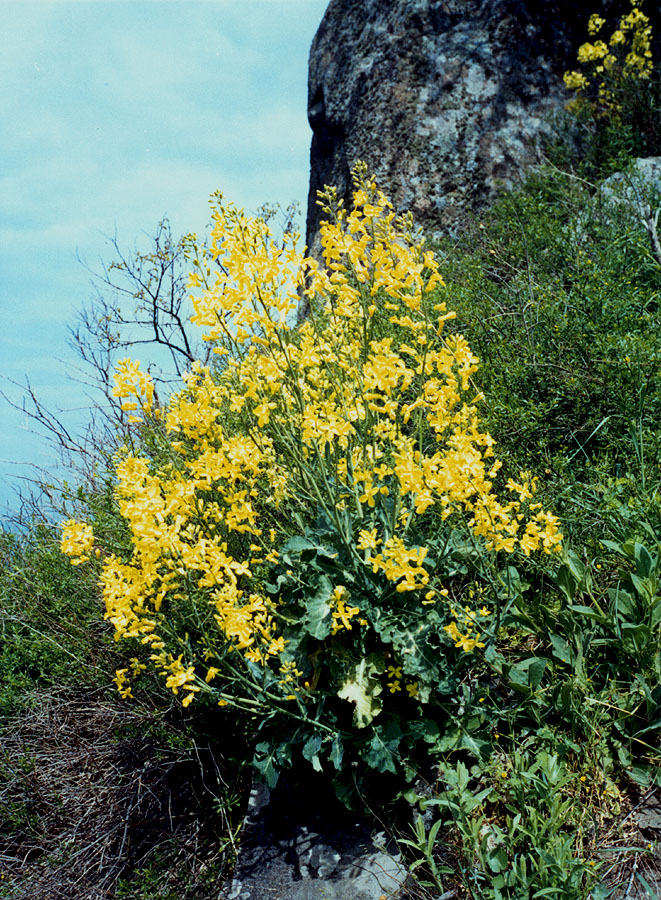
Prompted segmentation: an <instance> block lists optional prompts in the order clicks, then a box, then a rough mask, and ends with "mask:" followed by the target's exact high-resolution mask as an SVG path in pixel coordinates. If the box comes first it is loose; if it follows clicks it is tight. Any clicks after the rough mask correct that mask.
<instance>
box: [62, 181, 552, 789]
mask: <svg viewBox="0 0 661 900" xmlns="http://www.w3.org/2000/svg"><path fill="white" fill-rule="evenodd" d="M355 188H356V189H355V193H354V196H353V207H352V209H351V211H350V212H347V211H345V210H344V208H343V206H342V204H341V203H339V202H338V201H337V198H336V196H335V195H334V193H333V192H332V191H327V192H326V194H325V195H323V197H322V202H323V204H324V208H325V211H326V213H327V216H328V220H327V221H326V222H325V223H324V224H323V225H322V228H321V243H322V247H323V255H324V265H323V266H322V265H319V264H318V263H317V262H316V261H314V260H312V259H309V258H305V257H304V256H303V255H302V254H301V253H299V251H298V250H297V242H298V237H297V235H294V234H287V235H285V236H284V239H283V240H282V241H280V242H277V241H276V240H275V238H274V237H273V235H272V233H271V231H270V230H269V228H268V226H267V225H266V223H265V222H263V221H261V220H254V219H250V218H248V217H247V216H245V214H244V213H243V212H242V211H239V210H236V209H235V208H234V207H232V206H231V205H225V204H223V203H222V200H220V199H218V201H217V206H216V208H215V212H214V226H213V230H212V232H211V237H210V242H209V246H208V247H207V249H206V251H205V253H204V254H202V256H201V258H200V260H199V265H198V267H197V269H196V271H195V272H194V273H193V274H192V275H191V279H190V283H191V288H192V289H193V291H194V293H193V295H192V302H193V305H194V309H195V313H194V315H193V317H192V320H193V322H195V323H197V324H198V325H199V326H201V327H202V328H203V329H205V332H204V338H205V340H207V341H210V342H211V343H212V344H213V349H214V351H215V354H216V358H217V364H216V365H215V366H214V367H213V368H212V367H204V366H202V365H201V364H197V365H195V366H193V368H192V371H191V372H190V373H188V374H187V375H186V376H185V378H184V385H183V387H182V389H181V390H180V391H178V392H177V393H175V394H173V396H172V397H171V398H170V401H169V403H168V405H167V407H166V408H165V409H164V410H160V409H155V408H154V406H155V404H154V400H153V396H154V395H153V392H152V391H150V389H149V384H148V381H146V380H145V376H143V375H142V373H141V372H140V370H139V367H136V366H135V364H130V363H129V361H124V362H123V364H122V367H121V368H120V371H119V373H118V376H117V377H118V388H117V392H118V396H120V398H121V399H122V401H123V403H124V405H125V408H127V409H130V410H131V411H132V412H138V413H141V415H137V416H136V417H135V418H136V419H141V420H142V421H138V422H136V423H135V427H136V428H137V429H138V432H137V436H136V440H135V441H134V444H137V446H139V447H140V448H141V449H140V450H139V451H135V452H134V451H128V450H127V451H125V452H124V453H123V455H122V456H121V458H120V459H119V460H118V462H117V466H116V472H115V478H116V480H115V499H116V502H117V507H118V511H119V514H120V516H121V518H122V520H123V522H124V523H125V525H126V527H127V531H128V534H129V536H130V542H129V543H128V544H127V545H126V546H125V547H124V548H123V550H122V551H121V552H119V551H117V552H115V553H111V554H108V555H107V556H106V559H105V562H104V564H103V569H102V574H101V579H100V580H101V586H102V590H103V594H104V599H105V603H106V610H107V612H106V616H107V618H108V619H109V620H110V621H112V623H113V624H114V626H115V630H116V635H117V637H118V639H119V638H122V639H124V638H131V639H133V640H135V641H138V642H139V643H141V644H142V645H144V647H145V648H146V655H147V657H148V661H149V663H150V664H151V665H152V666H154V667H155V668H156V669H157V670H158V671H159V672H160V673H161V674H162V675H163V676H164V677H165V682H166V685H167V687H169V688H170V689H171V690H172V691H173V692H174V693H175V694H178V695H180V696H181V697H182V701H183V703H184V705H188V704H189V703H191V702H192V701H193V699H194V698H195V697H196V696H198V697H199V696H200V695H205V696H206V697H208V698H209V699H211V700H213V701H214V702H216V703H219V704H221V705H225V704H230V705H234V706H237V707H239V708H241V709H244V710H247V711H250V712H253V713H255V714H257V715H260V714H262V715H263V716H264V717H266V718H269V717H272V714H273V713H278V714H279V716H276V717H275V718H276V719H279V720H280V721H282V722H285V723H288V724H287V728H288V729H289V731H288V733H287V740H288V741H289V742H291V741H293V740H294V736H296V737H295V740H297V741H302V742H304V743H303V753H304V756H306V757H307V758H308V759H310V761H311V762H312V763H313V765H315V767H318V766H320V765H321V763H320V762H319V760H320V756H321V755H323V754H322V749H323V748H325V752H326V753H327V756H328V758H329V759H330V760H331V761H332V762H333V764H334V765H335V766H336V767H338V768H339V765H340V764H341V760H342V750H341V748H342V741H344V742H345V743H346V741H347V740H348V739H349V738H351V739H352V740H354V739H355V741H356V743H357V746H358V747H359V750H360V753H361V756H362V758H363V759H364V760H365V761H367V763H368V764H369V765H372V764H373V763H374V760H377V761H378V764H377V763H374V764H375V765H377V768H383V769H384V770H385V769H391V768H392V767H393V766H394V763H393V759H394V757H393V756H392V753H393V752H394V749H393V748H395V749H396V747H397V746H399V742H400V741H406V740H409V739H410V740H413V739H414V738H413V737H411V735H413V734H414V732H415V727H414V725H411V728H412V729H413V731H411V735H409V737H408V738H407V734H408V732H407V731H406V729H405V728H403V727H402V726H401V722H402V720H403V718H404V719H406V718H409V719H410V720H411V722H413V723H414V722H416V721H417V722H418V723H419V722H420V721H421V716H424V715H426V713H425V709H426V708H427V707H430V706H433V705H434V703H437V702H438V698H439V697H440V696H441V695H442V694H443V692H444V691H445V692H447V691H448V690H449V685H450V682H451V681H452V677H451V673H452V670H453V667H454V668H456V666H457V660H458V658H461V657H463V658H465V659H467V658H468V657H469V656H470V654H471V653H473V652H474V651H475V650H476V649H479V648H480V647H481V646H483V643H484V642H483V640H482V637H483V635H482V631H483V630H484V628H485V623H486V622H487V620H488V619H489V616H490V615H491V611H490V609H489V606H488V603H487V601H486V599H485V598H486V597H487V595H486V594H485V595H484V596H482V595H481V596H480V602H473V601H471V602H470V603H466V602H462V603H457V599H458V598H457V597H456V596H454V595H455V594H456V590H454V589H451V587H452V586H451V585H449V584H448V577H449V569H448V567H447V566H446V565H445V564H444V562H443V560H444V553H445V550H444V549H443V547H441V545H444V547H445V549H446V550H447V547H448V546H449V545H450V544H451V543H452V541H455V540H456V535H458V534H461V535H465V536H466V540H469V541H470V542H472V546H473V548H475V549H476V552H478V553H479V554H482V556H483V557H484V558H485V559H486V558H488V559H491V560H496V559H497V558H498V557H499V556H502V555H505V556H510V555H512V554H517V555H519V556H522V557H527V556H529V555H530V554H533V553H538V552H541V553H555V552H557V551H558V550H559V548H560V544H561V535H560V532H559V529H558V522H557V520H556V518H555V517H554V516H553V515H552V514H551V513H549V512H547V511H545V510H543V509H542V508H541V506H540V505H539V504H537V503H536V502H535V501H534V483H533V482H532V481H531V480H530V479H529V478H527V477H526V476H525V475H522V476H521V477H520V478H519V479H517V480H513V479H510V480H509V481H507V482H506V483H505V484H504V485H502V487H501V488H500V490H499V491H498V492H497V491H496V483H497V481H498V478H499V476H498V472H499V469H500V462H499V461H498V460H497V459H496V457H495V454H494V441H493V439H492V438H491V436H490V435H489V434H488V433H487V432H485V431H484V430H483V429H482V428H481V426H480V418H479V408H478V407H479V402H480V399H481V398H480V395H479V393H478V392H477V391H476V390H475V388H474V387H473V384H472V376H473V375H474V373H475V372H476V370H477V366H478V360H477V359H476V357H475V356H474V354H473V353H472V352H471V349H470V347H469V345H468V343H467V342H466V340H465V339H464V338H463V337H462V336H461V335H457V334H446V332H445V323H446V321H447V320H448V319H450V318H451V317H452V313H451V312H448V311H447V310H446V307H445V304H444V303H441V302H439V300H438V295H439V291H438V286H439V285H442V278H441V275H440V273H439V271H438V263H437V261H436V260H435V258H434V255H433V253H432V252H431V251H429V250H427V249H426V248H425V245H424V242H423V240H422V239H421V238H419V236H418V235H416V234H415V233H414V231H413V229H412V227H411V223H410V220H408V219H406V218H402V217H397V216H396V215H395V213H394V211H393V210H392V208H391V205H390V203H389V202H388V200H387V198H386V197H385V196H384V195H383V194H382V193H381V192H380V191H379V190H378V188H377V186H376V184H375V183H374V182H373V180H372V179H370V178H369V177H368V176H367V174H366V172H365V169H364V167H358V168H357V169H356V172H355ZM301 297H303V298H304V299H305V302H306V303H307V304H309V314H308V315H307V317H306V318H305V319H304V321H303V322H302V323H300V324H296V323H295V322H294V321H293V315H294V313H295V311H296V309H297V307H298V306H299V304H300V301H301ZM70 543H71V546H72V547H74V546H77V545H75V541H73V542H70ZM63 549H64V551H65V552H67V547H66V546H65V545H64V544H63ZM494 566H495V563H494ZM459 599H461V598H459ZM465 599H466V598H463V600H464V601H465ZM128 677H129V676H128V674H127V670H123V674H122V675H121V684H120V682H119V680H118V685H119V686H120V688H121V689H122V690H124V691H127V690H129V688H128V687H127V679H128ZM118 679H119V676H118ZM416 727H417V726H416ZM409 730H410V729H409ZM418 731H420V729H419V728H418ZM416 733H417V732H416ZM352 736H353V737H352ZM260 746H261V748H262V749H261V750H260V753H262V756H261V757H260V759H262V764H263V768H264V771H265V772H266V771H268V772H272V771H274V766H275V763H274V759H275V757H274V755H273V753H271V751H270V750H268V747H267V748H266V749H264V747H266V745H263V746H262V745H260ZM384 747H388V748H390V749H389V750H388V752H386V751H384V749H383V748H384ZM391 751H392V752H391ZM274 753H275V751H274ZM389 754H390V755H389ZM277 755H278V754H277V753H276V754H275V756H277ZM281 755H282V754H281ZM370 761H372V762H370ZM393 770H394V769H393Z"/></svg>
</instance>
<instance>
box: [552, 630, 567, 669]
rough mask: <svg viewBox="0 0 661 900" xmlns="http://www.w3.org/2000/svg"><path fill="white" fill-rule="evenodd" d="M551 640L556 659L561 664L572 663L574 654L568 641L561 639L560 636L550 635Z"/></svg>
mask: <svg viewBox="0 0 661 900" xmlns="http://www.w3.org/2000/svg"><path fill="white" fill-rule="evenodd" d="M549 640H550V641H551V646H552V647H553V650H552V653H553V655H554V656H555V658H556V659H559V660H560V662H563V663H570V662H571V657H572V653H571V650H570V649H569V644H568V643H567V641H566V640H565V639H564V638H561V637H560V635H559V634H551V635H549Z"/></svg>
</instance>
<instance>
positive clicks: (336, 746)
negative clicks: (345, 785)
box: [329, 734, 344, 772]
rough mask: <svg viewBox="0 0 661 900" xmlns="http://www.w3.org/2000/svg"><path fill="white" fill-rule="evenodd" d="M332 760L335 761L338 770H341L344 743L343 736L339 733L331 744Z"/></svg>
mask: <svg viewBox="0 0 661 900" xmlns="http://www.w3.org/2000/svg"><path fill="white" fill-rule="evenodd" d="M329 756H330V761H331V762H332V763H333V765H334V766H335V768H336V769H337V771H338V772H339V771H340V769H341V768H342V757H343V756H344V747H343V745H342V738H341V736H340V735H339V734H336V735H335V737H334V738H333V743H332V744H331V749H330V754H329Z"/></svg>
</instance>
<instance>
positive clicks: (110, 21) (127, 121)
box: [0, 0, 328, 507]
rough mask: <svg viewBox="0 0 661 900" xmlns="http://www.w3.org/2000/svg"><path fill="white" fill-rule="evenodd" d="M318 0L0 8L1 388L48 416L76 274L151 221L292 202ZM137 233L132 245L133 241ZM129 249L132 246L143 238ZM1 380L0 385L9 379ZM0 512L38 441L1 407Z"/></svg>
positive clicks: (72, 411) (79, 409) (301, 180)
mask: <svg viewBox="0 0 661 900" xmlns="http://www.w3.org/2000/svg"><path fill="white" fill-rule="evenodd" d="M327 3H328V0H241V2H239V0H207V2H204V0H151V2H143V0H131V2H122V0H107V2H95V0H79V2H64V0H42V2H31V0H16V2H3V0H0V16H1V17H2V32H1V33H2V53H1V54H0V78H1V84H2V88H1V90H0V131H1V133H2V135H3V139H2V142H1V143H0V361H1V365H0V375H1V376H2V380H0V389H1V390H2V391H3V392H4V393H5V394H7V395H9V396H10V397H11V399H12V400H13V401H14V402H15V403H19V404H20V403H21V396H22V392H21V390H20V389H18V388H17V387H15V386H13V385H12V384H11V383H10V380H11V381H17V382H23V381H24V380H25V377H26V376H27V377H29V379H30V381H31V384H32V386H33V388H34V390H35V392H36V393H37V394H38V396H39V397H40V398H41V399H42V400H43V402H44V403H45V404H46V405H47V406H50V407H51V408H52V409H54V410H62V415H63V417H64V419H65V420H67V421H69V422H71V423H74V422H75V421H80V420H81V418H82V419H84V418H85V415H86V409H85V408H86V406H87V405H88V403H89V400H88V399H87V398H86V396H85V394H84V392H83V391H82V389H81V388H80V386H78V385H77V384H76V383H75V382H71V381H70V380H68V378H67V372H69V373H70V372H71V370H72V366H73V364H74V361H75V360H74V358H73V356H72V353H71V351H70V350H69V349H68V346H67V337H68V335H67V325H68V324H71V323H72V322H73V321H74V319H75V316H76V312H77V310H79V309H80V308H81V307H82V306H83V305H84V304H85V302H86V300H87V299H88V298H89V297H90V295H91V289H90V286H89V274H88V273H87V272H86V271H85V269H84V267H83V266H82V265H81V264H80V262H79V261H78V260H77V255H79V256H81V257H83V258H84V259H85V260H86V261H87V263H88V264H89V265H90V266H91V267H92V268H98V264H99V261H100V260H101V259H105V260H106V261H110V260H111V259H112V255H111V253H110V250H109V248H108V246H107V242H106V239H105V238H104V235H112V234H114V233H115V232H116V233H117V237H118V240H119V243H120V245H121V246H123V247H126V248H127V249H129V248H131V247H132V246H133V245H134V244H135V243H136V242H137V243H138V245H140V240H141V239H142V240H145V238H144V235H145V234H149V233H150V232H151V233H153V231H154V228H155V226H156V224H157V222H158V221H159V220H160V218H161V217H162V216H163V215H167V216H168V217H169V218H170V221H171V222H172V225H173V229H174V231H175V233H181V232H186V231H199V232H201V231H203V229H204V226H205V225H206V222H207V213H208V199H209V195H210V194H211V193H212V192H213V191H215V190H217V189H220V190H222V191H223V194H224V195H225V197H226V198H227V199H228V200H232V201H234V202H235V203H237V205H239V206H244V207H246V208H247V209H249V210H253V211H254V210H256V209H257V208H258V207H259V206H260V205H261V204H262V203H264V202H269V203H271V202H280V203H282V204H283V205H287V204H288V203H290V202H292V201H298V202H299V203H300V204H301V207H302V209H303V210H304V209H305V201H306V197H307V185H308V174H309V146H310V136H311V134H310V131H309V128H308V124H307V119H306V95H307V88H306V85H307V58H308V52H309V47H310V43H311V41H312V38H313V36H314V33H315V31H316V29H317V27H318V25H319V23H320V21H321V18H322V16H323V13H324V11H325V9H326V6H327ZM141 236H142V237H141ZM145 246H146V244H145ZM8 379H9V380H8ZM0 409H1V410H2V420H3V428H2V429H0V507H4V506H7V505H9V506H10V507H11V505H12V504H13V503H14V500H13V496H14V495H13V486H14V485H15V484H17V483H18V482H17V478H18V479H20V476H22V475H29V474H30V472H29V464H30V463H37V464H38V465H40V466H41V467H43V468H45V469H46V471H49V470H51V469H52V470H53V472H54V471H55V457H54V454H53V452H52V451H51V450H50V449H49V447H48V445H47V444H46V443H45V442H44V440H43V439H41V438H40V437H39V436H37V435H35V434H33V433H32V430H31V426H30V425H29V423H28V421H27V418H26V417H25V416H24V415H23V414H22V413H20V412H17V411H15V410H13V409H12V408H11V407H10V406H9V404H7V403H6V402H5V401H2V400H0Z"/></svg>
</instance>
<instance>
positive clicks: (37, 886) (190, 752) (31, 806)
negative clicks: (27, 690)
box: [0, 692, 231, 900]
mask: <svg viewBox="0 0 661 900" xmlns="http://www.w3.org/2000/svg"><path fill="white" fill-rule="evenodd" d="M153 718H154V716H153V712H147V711H144V710H140V709H139V708H137V707H135V706H130V705H128V704H124V703H121V702H115V701H109V700H106V699H101V698H100V697H99V696H98V695H97V696H94V695H89V694H84V693H80V694H72V693H71V692H66V693H54V692H51V693H41V694H39V695H38V696H36V697H35V698H33V703H32V705H31V708H30V710H29V712H26V713H24V714H21V715H20V716H17V717H15V718H14V720H13V721H10V722H7V723H6V724H5V725H4V727H3V730H2V733H0V742H1V743H0V879H1V880H0V896H4V897H9V898H11V900H105V898H110V897H112V896H114V894H115V889H116V887H117V884H118V882H119V880H120V878H126V877H127V876H128V875H130V874H131V872H133V871H134V870H135V868H136V867H138V866H145V865H149V863H150V860H153V859H155V858H157V857H158V854H159V852H160V853H163V852H167V854H168V858H169V859H171V865H172V867H173V869H174V872H173V876H172V877H173V878H174V877H175V875H176V877H177V878H180V877H181V876H182V873H186V875H187V884H190V885H194V884H195V883H196V882H199V885H200V887H199V892H198V893H195V894H194V895H191V896H195V897H196V898H198V897H199V898H200V900H202V898H204V897H205V896H206V894H205V893H203V892H202V887H201V884H202V882H203V881H204V880H205V877H204V876H205V872H209V871H210V869H213V870H214V871H218V872H220V871H221V869H222V863H223V858H222V853H221V852H220V851H219V849H218V848H219V840H218V837H217V835H215V836H214V835H213V834H212V833H211V830H210V826H209V824H208V820H209V819H211V820H215V821H213V825H214V826H215V827H216V829H217V828H218V826H219V824H220V826H221V827H223V826H228V825H229V823H228V822H227V821H226V813H225V812H224V810H223V804H222V802H219V798H220V797H221V796H222V791H223V789H222V777H221V773H220V771H219V770H218V768H217V766H215V768H214V765H213V761H212V757H211V756H210V754H209V753H208V751H205V754H201V753H200V751H199V750H197V748H192V749H191V746H190V744H186V743H185V742H182V741H180V742H179V743H180V744H181V745H182V748H180V747H178V746H177V742H176V741H167V740H164V739H163V736H161V742H160V743H159V741H158V738H156V737H155V730H154V727H153ZM150 720H151V725H150ZM202 755H204V756H205V759H203V758H202ZM214 800H215V802H213V801H214ZM212 811H213V814H212ZM219 817H220V821H219ZM205 819H206V820H207V822H206V823H205V821H204V820H205ZM229 830H230V831H231V829H229ZM166 880H167V879H166ZM216 893H217V888H216ZM159 896H165V894H159ZM179 896H181V894H179Z"/></svg>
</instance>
